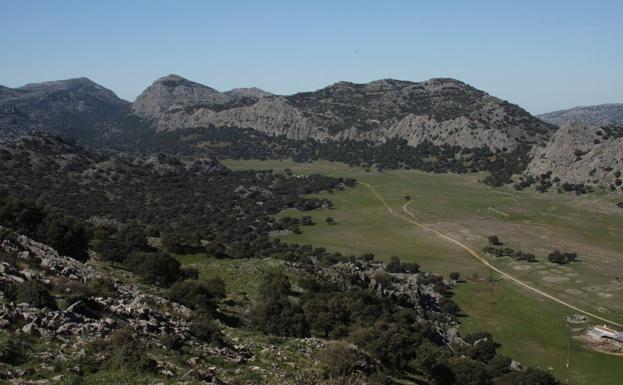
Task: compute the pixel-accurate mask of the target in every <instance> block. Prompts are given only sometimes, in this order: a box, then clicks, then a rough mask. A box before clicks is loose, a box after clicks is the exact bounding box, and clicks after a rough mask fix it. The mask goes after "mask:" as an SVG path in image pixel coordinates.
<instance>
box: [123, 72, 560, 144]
mask: <svg viewBox="0 0 623 385" xmlns="http://www.w3.org/2000/svg"><path fill="white" fill-rule="evenodd" d="M133 111H134V112H135V113H136V114H137V115H139V116H140V117H142V118H146V119H152V120H153V123H154V124H155V126H156V127H157V129H158V130H176V129H181V128H191V127H206V126H209V125H214V126H235V127H241V128H253V129H256V130H259V131H262V132H265V133H269V134H275V135H285V136H286V137H287V138H290V139H297V140H302V139H308V138H313V139H316V140H326V139H335V140H344V139H354V140H370V141H373V142H379V141H384V140H387V139H389V138H392V137H399V138H404V139H406V140H407V141H408V143H409V144H410V145H417V144H419V143H422V142H424V141H429V142H432V143H434V144H436V145H442V144H448V145H458V146H461V147H469V148H475V147H483V146H488V147H490V148H492V149H509V150H510V149H513V148H515V147H517V146H518V144H519V143H520V142H524V143H529V144H544V143H545V142H546V141H547V139H549V136H550V135H551V133H552V132H553V130H554V127H553V126H551V125H549V124H547V123H544V122H542V121H541V120H539V119H537V118H535V117H533V116H531V115H530V114H529V113H527V112H526V111H524V110H523V109H521V108H519V107H518V106H516V105H513V104H510V103H508V102H505V101H502V100H500V99H498V98H495V97H493V96H490V95H488V94H487V93H485V92H483V91H480V90H477V89H475V88H473V87H471V86H469V85H467V84H465V83H463V82H460V81H457V80H454V79H431V80H428V81H425V82H420V83H414V82H408V81H399V80H392V79H386V80H379V81H374V82H371V83H367V84H354V83H349V82H339V83H336V84H333V85H331V86H329V87H326V88H323V89H320V90H317V91H313V92H303V93H298V94H294V95H290V96H264V97H261V98H252V97H242V98H235V97H233V95H232V94H231V93H220V92H217V91H215V90H213V89H211V88H209V87H206V86H203V85H200V84H197V83H193V82H190V81H188V80H185V79H183V78H180V77H178V76H173V75H172V76H168V77H165V78H162V79H159V80H157V81H156V82H154V84H152V85H151V86H150V87H149V88H148V89H147V90H145V92H143V94H141V95H140V96H139V97H138V98H137V100H136V101H135V102H134V105H133Z"/></svg>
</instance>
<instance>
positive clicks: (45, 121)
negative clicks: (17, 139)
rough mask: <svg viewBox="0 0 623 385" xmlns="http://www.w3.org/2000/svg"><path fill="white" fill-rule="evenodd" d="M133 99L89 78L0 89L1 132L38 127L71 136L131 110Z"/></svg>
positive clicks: (10, 133) (8, 133)
mask: <svg viewBox="0 0 623 385" xmlns="http://www.w3.org/2000/svg"><path fill="white" fill-rule="evenodd" d="M129 108H130V103H129V102H127V101H125V100H122V99H120V98H119V97H117V95H115V93H114V92H112V91H111V90H109V89H107V88H105V87H103V86H101V85H99V84H97V83H95V82H93V81H92V80H90V79H88V78H76V79H67V80H57V81H50V82H43V83H32V84H27V85H25V86H22V87H19V88H8V87H3V88H2V89H0V136H19V135H24V134H26V133H29V132H32V131H36V130H46V131H49V132H52V133H55V134H63V135H70V136H72V135H73V134H74V133H75V132H76V131H86V130H88V129H91V128H93V127H94V126H96V125H98V124H101V123H103V122H106V121H109V120H111V119H114V118H116V117H117V116H119V115H121V114H122V113H124V112H126V111H128V110H129Z"/></svg>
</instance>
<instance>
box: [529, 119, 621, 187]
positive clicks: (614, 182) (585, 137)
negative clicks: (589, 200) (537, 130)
mask: <svg viewBox="0 0 623 385" xmlns="http://www.w3.org/2000/svg"><path fill="white" fill-rule="evenodd" d="M548 171H551V173H552V174H551V179H555V178H558V179H559V180H560V182H561V183H574V184H578V183H584V184H588V185H594V186H599V187H604V188H608V189H610V188H612V189H616V190H619V191H620V190H621V173H622V172H623V126H603V127H599V126H593V125H587V124H582V123H570V124H567V125H565V126H563V127H561V128H560V129H559V130H558V131H557V132H556V134H555V135H554V136H553V137H552V138H551V140H550V141H549V143H548V144H547V146H546V147H544V148H543V149H541V150H539V151H538V152H537V153H536V154H535V156H534V158H533V159H532V161H531V162H530V164H529V165H528V168H527V169H526V172H525V174H526V175H533V176H538V175H541V174H545V173H547V172H548Z"/></svg>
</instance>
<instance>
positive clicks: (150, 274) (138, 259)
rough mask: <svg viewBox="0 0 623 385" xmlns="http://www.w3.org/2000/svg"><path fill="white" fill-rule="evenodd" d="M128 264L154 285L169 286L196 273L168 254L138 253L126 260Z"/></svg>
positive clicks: (144, 279)
mask: <svg viewBox="0 0 623 385" xmlns="http://www.w3.org/2000/svg"><path fill="white" fill-rule="evenodd" d="M125 264H126V266H127V267H128V268H129V269H130V270H131V271H133V272H134V273H136V274H138V275H139V276H140V277H141V278H142V279H143V281H145V282H147V283H150V284H152V285H157V286H161V287H169V286H171V285H172V284H173V283H174V282H176V281H181V280H184V279H186V278H190V277H192V276H194V275H195V273H194V272H192V271H186V270H184V269H182V265H181V264H180V263H179V261H178V260H177V259H175V258H173V257H172V256H170V255H168V254H161V253H136V254H132V256H131V257H130V258H128V259H127V260H126V261H125Z"/></svg>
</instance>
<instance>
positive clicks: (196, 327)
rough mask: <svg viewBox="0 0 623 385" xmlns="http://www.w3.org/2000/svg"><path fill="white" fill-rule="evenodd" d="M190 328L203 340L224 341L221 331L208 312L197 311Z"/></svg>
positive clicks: (195, 335) (211, 341) (191, 332)
mask: <svg viewBox="0 0 623 385" xmlns="http://www.w3.org/2000/svg"><path fill="white" fill-rule="evenodd" d="M188 330H189V332H190V334H192V335H193V336H194V337H195V338H197V339H198V340H200V341H203V342H209V343H217V344H219V345H221V344H222V343H223V335H222V334H221V331H220V330H219V329H218V328H217V327H216V326H215V325H214V321H213V320H212V319H211V318H210V315H209V314H207V313H203V312H200V313H197V314H195V315H194V316H193V318H192V319H191V320H190V323H189V325H188Z"/></svg>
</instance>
